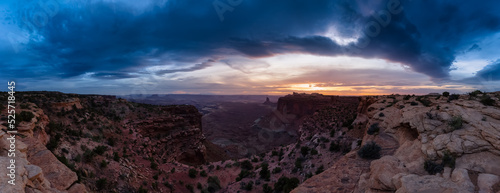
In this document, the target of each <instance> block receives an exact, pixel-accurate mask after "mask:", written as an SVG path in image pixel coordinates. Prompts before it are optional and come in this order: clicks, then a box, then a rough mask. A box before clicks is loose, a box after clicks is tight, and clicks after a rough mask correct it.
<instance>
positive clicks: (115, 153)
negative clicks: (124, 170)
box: [113, 152, 120, 161]
mask: <svg viewBox="0 0 500 193" xmlns="http://www.w3.org/2000/svg"><path fill="white" fill-rule="evenodd" d="M113 160H115V161H120V156H119V155H118V153H117V152H113Z"/></svg>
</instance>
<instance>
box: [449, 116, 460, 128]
mask: <svg viewBox="0 0 500 193" xmlns="http://www.w3.org/2000/svg"><path fill="white" fill-rule="evenodd" d="M448 126H450V128H451V129H452V130H453V131H454V130H457V129H461V128H462V126H463V119H462V116H454V117H452V118H451V119H450V120H448Z"/></svg>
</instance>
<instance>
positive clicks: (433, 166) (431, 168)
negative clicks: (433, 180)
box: [424, 160, 443, 175]
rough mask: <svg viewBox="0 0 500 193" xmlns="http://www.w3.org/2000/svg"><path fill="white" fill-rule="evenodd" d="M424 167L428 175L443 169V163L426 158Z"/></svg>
mask: <svg viewBox="0 0 500 193" xmlns="http://www.w3.org/2000/svg"><path fill="white" fill-rule="evenodd" d="M424 169H425V171H427V172H428V173H429V174H430V175H434V174H437V173H441V172H442V171H443V165H441V164H437V163H435V162H433V161H432V160H426V161H425V162H424Z"/></svg>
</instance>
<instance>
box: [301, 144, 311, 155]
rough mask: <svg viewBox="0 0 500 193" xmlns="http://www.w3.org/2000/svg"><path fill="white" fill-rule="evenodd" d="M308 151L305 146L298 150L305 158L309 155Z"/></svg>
mask: <svg viewBox="0 0 500 193" xmlns="http://www.w3.org/2000/svg"><path fill="white" fill-rule="evenodd" d="M309 150H310V149H309V147H307V146H302V147H301V148H300V153H301V154H302V156H306V155H307V154H308V153H309Z"/></svg>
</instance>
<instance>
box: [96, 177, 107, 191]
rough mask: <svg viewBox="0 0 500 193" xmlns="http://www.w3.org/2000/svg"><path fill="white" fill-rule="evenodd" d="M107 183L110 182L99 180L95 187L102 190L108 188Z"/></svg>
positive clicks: (104, 179) (103, 179)
mask: <svg viewBox="0 0 500 193" xmlns="http://www.w3.org/2000/svg"><path fill="white" fill-rule="evenodd" d="M107 181H108V180H107V179H106V178H99V179H98V180H97V181H96V183H95V186H96V187H97V189H98V190H102V189H104V187H106V184H107V183H108V182H107Z"/></svg>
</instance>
